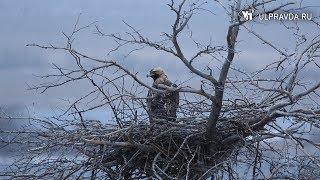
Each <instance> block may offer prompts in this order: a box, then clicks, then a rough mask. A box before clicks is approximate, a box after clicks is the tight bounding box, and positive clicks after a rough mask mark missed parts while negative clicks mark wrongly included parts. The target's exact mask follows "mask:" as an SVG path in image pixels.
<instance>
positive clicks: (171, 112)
mask: <svg viewBox="0 0 320 180" xmlns="http://www.w3.org/2000/svg"><path fill="white" fill-rule="evenodd" d="M163 84H164V85H166V86H170V87H178V86H177V85H176V84H174V83H172V82H171V81H169V80H168V79H166V80H165V81H164V82H163ZM165 99H166V110H167V114H168V116H169V119H172V120H175V119H176V117H177V109H178V107H179V99H180V97H179V92H178V91H174V92H168V93H166V95H165Z"/></svg>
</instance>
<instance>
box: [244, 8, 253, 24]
mask: <svg viewBox="0 0 320 180" xmlns="http://www.w3.org/2000/svg"><path fill="white" fill-rule="evenodd" d="M252 13H253V10H251V11H242V16H243V17H244V19H245V20H246V21H248V20H252V17H253V16H252Z"/></svg>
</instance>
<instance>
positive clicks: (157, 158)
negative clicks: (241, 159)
mask: <svg viewBox="0 0 320 180" xmlns="http://www.w3.org/2000/svg"><path fill="white" fill-rule="evenodd" d="M224 122H225V123H221V124H219V131H218V134H217V137H215V138H214V139H213V140H208V139H207V138H206V133H205V132H206V120H200V121H199V120H190V119H179V120H177V121H176V122H169V121H166V120H161V119H158V120H156V122H155V123H154V124H147V123H133V124H131V125H127V126H126V127H123V128H121V129H112V128H111V129H109V130H107V131H106V129H104V130H103V131H104V132H99V131H96V132H97V133H98V134H91V135H88V134H86V135H83V136H82V137H85V138H82V139H81V141H84V142H86V144H89V145H93V147H94V146H97V145H98V146H100V148H99V150H97V149H96V148H92V149H90V150H89V149H88V148H86V149H83V150H82V152H84V153H85V154H86V155H88V156H90V157H92V159H93V160H92V161H93V162H95V164H97V162H99V163H98V164H99V166H100V167H99V168H101V169H103V171H105V172H107V174H108V175H109V177H110V178H119V177H120V178H125V179H128V178H142V177H157V178H160V177H161V178H174V177H175V178H182V177H183V178H186V177H188V178H191V179H194V178H197V179H198V178H201V179H202V178H205V177H206V176H208V175H210V174H211V173H212V172H213V171H216V170H217V169H218V168H217V167H218V166H220V165H221V164H222V162H223V161H225V160H226V159H227V158H228V157H231V155H232V154H233V152H235V151H236V150H237V149H239V147H241V145H242V142H243V141H241V139H239V137H241V136H242V135H241V134H244V133H242V132H241V130H240V129H241V128H239V127H238V126H236V125H234V124H231V123H226V122H228V121H224ZM109 128H110V127H109ZM83 133H84V132H83ZM235 137H237V138H235ZM242 137H243V136H242Z"/></svg>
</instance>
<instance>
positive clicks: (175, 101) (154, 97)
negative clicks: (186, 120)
mask: <svg viewBox="0 0 320 180" xmlns="http://www.w3.org/2000/svg"><path fill="white" fill-rule="evenodd" d="M148 76H149V77H151V78H152V79H153V80H154V82H153V84H152V87H154V88H157V89H160V90H165V88H163V87H159V86H158V85H160V84H163V85H166V86H169V87H177V85H175V84H173V83H172V82H171V81H170V80H169V79H168V78H167V75H166V74H165V72H164V70H163V69H162V68H159V67H158V68H153V69H151V71H150V74H149V75H148ZM147 106H148V107H147V108H148V113H149V116H150V121H151V122H152V119H153V118H158V119H166V120H169V121H175V120H176V118H177V109H178V107H179V92H176V91H175V92H165V93H161V92H156V91H154V90H149V92H148V96H147Z"/></svg>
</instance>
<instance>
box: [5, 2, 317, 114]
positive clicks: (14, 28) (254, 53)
mask: <svg viewBox="0 0 320 180" xmlns="http://www.w3.org/2000/svg"><path fill="white" fill-rule="evenodd" d="M308 3H310V5H320V2H319V1H318V0H313V1H308ZM208 7H210V8H211V10H212V11H213V13H214V14H215V15H212V14H210V13H201V14H199V15H197V16H195V18H194V19H192V21H191V28H193V32H194V37H195V38H197V39H199V40H201V41H206V40H208V39H209V38H211V39H212V41H213V42H214V43H215V44H222V45H224V44H225V35H226V30H227V25H228V19H226V15H225V12H224V10H223V9H222V8H221V7H219V6H218V5H217V4H216V3H211V4H209V5H208ZM318 9H319V8H315V10H314V11H313V13H315V14H316V15H319V11H317V10H318ZM80 13H81V14H82V15H81V21H80V23H81V24H86V23H90V22H93V21H98V25H99V26H100V27H101V28H102V29H103V30H104V31H105V32H107V33H113V32H124V31H126V30H127V29H126V27H125V26H124V24H123V23H122V20H125V21H126V22H128V23H129V24H131V25H133V26H135V27H137V28H138V29H141V30H142V32H144V33H145V34H146V35H147V36H148V37H150V38H151V39H154V40H156V39H157V38H158V37H159V35H160V34H161V32H164V31H167V32H168V31H170V23H172V21H173V14H172V12H170V11H169V9H168V7H167V6H166V3H165V1H151V0H136V1H132V0H121V1H120V0H108V1H106V0H91V1H88V0H67V1H65V0H55V1H45V0H28V1H26V0H0V24H1V28H0V84H1V85H0V106H1V107H5V108H6V109H8V110H9V111H10V112H17V111H18V112H19V111H21V110H22V109H26V107H28V108H30V107H33V108H31V109H33V110H34V111H35V112H42V113H44V114H45V113H48V112H50V111H51V108H54V107H55V106H56V105H57V104H58V102H59V101H60V98H64V97H72V96H75V95H76V94H77V93H75V92H73V91H68V90H66V89H56V90H54V91H48V92H47V93H46V94H39V93H37V92H35V91H27V90H26V89H27V84H37V83H41V80H40V79H37V78H36V77H35V76H34V75H35V74H45V73H46V72H48V71H50V63H52V62H54V63H57V64H60V65H63V66H69V65H70V64H71V59H70V57H69V56H67V55H66V54H64V53H58V52H57V53H54V52H51V51H43V50H41V49H37V48H30V47H26V44H28V43H42V44H48V43H52V44H57V45H63V44H64V39H63V36H62V31H64V32H67V33H68V32H70V30H71V29H72V26H73V23H74V22H75V20H76V18H77V16H78V15H79V14H80ZM254 28H255V29H256V30H257V31H259V32H261V33H262V34H263V35H264V37H266V38H268V39H270V41H272V42H274V43H275V44H276V45H277V46H278V47H282V48H290V47H291V46H292V41H293V40H294V39H290V38H292V37H289V36H287V33H286V31H285V30H284V29H281V28H280V27H278V26H277V23H275V22H268V23H263V24H260V25H255V27H254ZM304 28H305V31H306V32H308V33H309V34H312V31H313V27H312V26H311V25H309V24H308V23H307V22H306V23H305V26H304ZM239 40H240V45H239V48H238V49H239V50H241V53H240V54H241V55H238V56H237V57H236V62H235V64H236V65H238V66H240V67H243V68H244V69H247V70H252V71H253V70H256V69H258V68H259V67H261V66H263V65H265V64H266V63H268V62H270V60H273V59H275V58H277V56H278V55H277V54H276V53H274V52H272V51H271V50H270V49H268V48H267V47H266V46H264V45H261V44H257V42H258V41H257V39H255V38H254V37H253V36H250V35H248V33H246V32H245V30H242V31H241V32H240V38H239ZM75 43H76V47H78V48H79V49H80V50H82V51H84V52H86V53H88V54H89V55H93V56H96V57H105V55H106V53H107V52H108V50H109V49H110V48H111V46H112V42H111V41H109V40H107V39H101V38H100V37H98V36H97V35H95V34H94V32H93V30H92V29H91V30H88V31H86V32H84V33H82V34H81V35H80V36H79V37H78V39H77V41H76V42H75ZM184 48H185V52H186V53H187V54H188V52H192V50H193V49H192V47H191V46H189V44H187V43H185V44H184ZM114 56H115V57H117V58H119V59H121V61H122V62H123V63H124V64H125V65H126V67H128V68H129V69H135V70H139V71H141V73H140V76H141V78H142V79H143V80H147V79H146V77H145V76H142V75H145V74H146V72H147V71H148V70H149V69H151V68H152V67H155V66H162V67H163V68H164V69H166V70H167V71H168V74H169V77H170V78H171V79H173V80H175V79H177V78H178V77H177V76H179V75H184V73H185V74H188V73H189V72H188V71H186V69H185V67H184V66H183V64H182V63H181V62H180V61H178V60H177V59H175V58H174V57H172V56H168V55H165V54H163V53H158V52H155V51H152V50H143V51H141V52H139V53H136V54H133V55H132V56H131V57H129V58H127V59H125V60H123V59H122V57H123V54H121V53H118V54H114ZM309 75H310V78H315V77H316V76H317V74H315V73H312V72H310V74H309ZM183 77H184V76H183ZM179 78H180V77H179ZM148 82H149V83H151V81H150V80H148ZM80 87H82V86H80ZM82 88H85V87H82ZM79 89H81V88H79ZM33 105H34V106H33Z"/></svg>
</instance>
